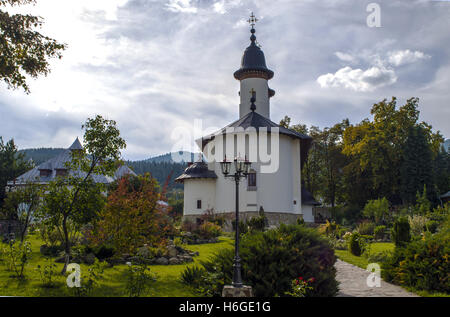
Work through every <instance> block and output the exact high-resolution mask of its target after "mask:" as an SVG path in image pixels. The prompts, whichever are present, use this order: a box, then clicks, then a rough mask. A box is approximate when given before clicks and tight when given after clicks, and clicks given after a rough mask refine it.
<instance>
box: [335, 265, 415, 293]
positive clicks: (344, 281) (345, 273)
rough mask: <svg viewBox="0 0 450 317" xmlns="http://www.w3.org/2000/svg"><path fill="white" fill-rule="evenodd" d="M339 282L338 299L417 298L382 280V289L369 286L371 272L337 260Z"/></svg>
mask: <svg viewBox="0 0 450 317" xmlns="http://www.w3.org/2000/svg"><path fill="white" fill-rule="evenodd" d="M335 267H336V270H337V274H336V279H337V280H338V281H339V283H340V284H339V293H338V295H337V297H417V295H416V294H414V293H411V292H408V291H406V290H404V289H403V288H401V287H400V286H396V285H393V284H390V283H387V282H385V281H383V280H381V284H380V286H381V287H369V286H367V277H368V276H369V272H367V271H366V270H363V269H361V268H359V267H357V266H354V265H352V264H350V263H347V262H344V261H341V260H339V259H338V260H337V262H336V264H335Z"/></svg>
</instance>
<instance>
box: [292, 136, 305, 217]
mask: <svg viewBox="0 0 450 317" xmlns="http://www.w3.org/2000/svg"><path fill="white" fill-rule="evenodd" d="M291 142H292V147H291V156H292V174H293V175H292V199H293V201H292V203H293V211H294V213H297V214H299V213H301V205H302V202H301V200H302V193H301V179H300V177H301V164H300V140H292V141H291Z"/></svg>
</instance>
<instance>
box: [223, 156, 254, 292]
mask: <svg viewBox="0 0 450 317" xmlns="http://www.w3.org/2000/svg"><path fill="white" fill-rule="evenodd" d="M250 165H251V163H250V162H249V161H248V160H247V159H245V161H244V160H242V159H239V158H235V159H234V167H235V170H236V171H235V173H234V174H230V169H231V162H229V161H227V157H226V156H225V159H224V160H223V161H222V162H220V167H221V169H222V173H223V175H224V176H225V177H230V178H232V179H234V182H235V184H236V228H235V229H236V238H235V241H234V264H233V269H234V271H233V286H234V287H237V288H240V287H242V276H241V258H240V257H239V181H240V179H241V178H246V177H247V175H248V172H249V170H250Z"/></svg>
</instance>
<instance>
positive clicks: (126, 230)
mask: <svg viewBox="0 0 450 317" xmlns="http://www.w3.org/2000/svg"><path fill="white" fill-rule="evenodd" d="M111 189H112V190H111V191H110V193H109V195H108V202H107V204H106V208H105V209H104V210H103V211H102V212H101V214H100V216H99V219H98V221H97V222H96V223H95V226H94V230H93V232H92V234H91V240H92V241H93V242H94V243H95V244H98V245H101V244H109V245H113V246H114V249H115V250H116V252H119V253H134V252H136V250H137V249H138V247H141V246H143V245H144V244H149V245H151V246H154V247H157V246H158V245H160V244H161V243H163V242H164V240H165V238H166V237H167V236H168V235H171V234H172V235H173V233H174V227H173V222H172V218H171V217H170V216H169V212H170V208H167V207H166V206H164V205H161V204H159V203H158V201H159V200H160V199H161V197H162V196H163V194H161V193H159V185H158V182H157V181H156V180H155V179H154V178H152V177H151V176H150V174H145V175H140V176H137V177H136V176H129V175H127V176H125V177H123V178H122V179H120V180H119V181H118V182H117V183H116V184H115V185H114V186H112V188H111Z"/></svg>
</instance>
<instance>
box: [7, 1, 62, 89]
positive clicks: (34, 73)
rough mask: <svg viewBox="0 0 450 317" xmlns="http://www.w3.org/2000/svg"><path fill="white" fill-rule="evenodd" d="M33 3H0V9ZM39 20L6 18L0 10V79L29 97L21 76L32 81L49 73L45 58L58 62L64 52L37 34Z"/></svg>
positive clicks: (58, 45) (20, 17)
mask: <svg viewBox="0 0 450 317" xmlns="http://www.w3.org/2000/svg"><path fill="white" fill-rule="evenodd" d="M35 2H36V1H35V0H0V8H2V7H7V6H8V5H10V6H18V5H25V4H34V3H35ZM42 24H43V20H42V18H41V17H37V16H33V15H30V14H26V15H24V14H12V15H11V14H9V13H8V12H6V11H4V10H0V78H1V79H3V81H5V82H6V84H7V85H8V88H14V89H16V88H19V87H22V88H23V89H24V90H25V92H27V93H29V92H30V89H29V87H28V85H27V83H26V77H25V75H29V76H31V77H33V78H36V77H38V76H39V75H47V74H48V73H49V72H50V65H49V62H48V59H49V58H54V57H57V58H61V51H62V50H64V49H65V48H66V45H65V44H60V43H58V42H57V41H56V40H54V39H51V38H49V37H47V36H45V35H42V34H41V33H39V32H37V31H35V29H36V28H40V27H42Z"/></svg>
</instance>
